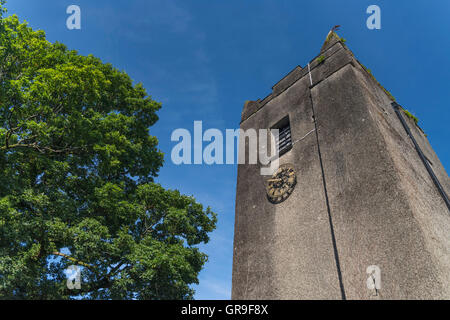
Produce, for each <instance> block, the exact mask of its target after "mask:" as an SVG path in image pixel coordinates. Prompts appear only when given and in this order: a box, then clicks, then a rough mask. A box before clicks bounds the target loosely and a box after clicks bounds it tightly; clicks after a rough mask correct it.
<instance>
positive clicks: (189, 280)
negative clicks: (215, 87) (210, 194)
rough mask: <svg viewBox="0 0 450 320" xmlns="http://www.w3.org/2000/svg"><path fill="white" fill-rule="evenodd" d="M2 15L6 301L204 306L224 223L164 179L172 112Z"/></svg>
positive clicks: (0, 196)
mask: <svg viewBox="0 0 450 320" xmlns="http://www.w3.org/2000/svg"><path fill="white" fill-rule="evenodd" d="M2 4H3V1H2V0H0V10H2V11H4V10H3V9H2ZM3 7H4V6H3ZM0 18H1V20H0V297H1V298H3V299H5V298H6V299H67V298H71V297H79V296H82V297H84V298H91V299H189V298H192V296H193V290H192V289H191V284H193V283H198V273H199V272H200V270H201V269H202V267H203V265H204V263H205V262H206V259H207V257H206V255H205V254H204V253H202V252H200V251H199V249H198V248H197V246H196V245H198V244H200V243H202V242H207V241H208V240H209V238H208V233H209V232H211V231H212V230H214V228H215V225H216V215H215V214H214V213H213V212H211V210H210V209H209V208H206V209H204V208H203V206H202V205H201V204H199V203H197V202H196V201H195V199H194V198H193V197H190V196H184V195H181V194H180V193H179V192H178V191H172V190H165V189H163V188H162V187H161V186H160V185H158V184H156V183H154V177H156V175H157V173H158V170H159V168H160V167H161V165H162V164H163V154H162V153H161V152H160V151H159V150H158V148H157V144H158V141H157V139H156V138H155V137H154V136H151V135H150V133H149V127H150V126H152V125H153V124H154V123H155V122H156V121H157V120H158V117H157V115H156V111H157V110H158V109H159V108H160V104H159V103H157V102H155V101H153V100H152V99H151V98H150V97H149V96H148V95H147V93H146V91H145V89H144V88H143V87H142V85H141V84H136V85H135V84H133V82H132V80H131V79H130V78H129V76H128V75H127V74H126V73H125V72H121V71H119V70H117V69H115V68H113V67H112V66H111V65H110V64H105V63H102V62H101V61H100V60H99V59H98V58H95V57H94V56H92V55H90V56H82V55H79V54H78V53H77V52H75V51H70V50H68V49H67V48H66V47H65V46H64V45H62V44H60V43H50V42H48V41H47V40H46V38H45V33H44V32H43V31H33V30H32V29H31V28H30V27H28V26H27V24H26V23H21V22H20V21H19V20H18V18H17V16H15V15H13V16H9V17H4V14H3V18H2V17H1V16H0ZM70 265H78V266H80V267H81V269H82V273H81V275H82V282H81V289H79V290H77V289H72V290H70V289H68V288H67V285H66V284H67V281H66V273H65V271H64V270H65V269H66V268H67V267H68V266H70Z"/></svg>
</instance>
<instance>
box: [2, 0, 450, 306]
mask: <svg viewBox="0 0 450 320" xmlns="http://www.w3.org/2000/svg"><path fill="white" fill-rule="evenodd" d="M71 4H76V5H79V6H80V7H81V15H82V29H81V30H68V29H67V28H66V19H67V17H68V15H67V14H66V8H67V7H68V6H69V5H71ZM371 4H376V5H379V6H380V8H381V20H382V22H381V27H382V28H381V30H369V29H367V27H366V19H367V17H368V16H369V15H368V14H366V9H367V7H368V6H369V5H371ZM7 7H8V10H9V13H10V14H11V13H16V14H18V16H19V17H20V19H21V20H27V21H28V22H29V23H30V25H31V26H32V27H33V28H34V29H43V30H45V31H46V33H47V38H48V39H49V40H50V41H52V42H53V41H60V42H63V43H65V44H66V45H67V46H68V47H69V48H71V49H76V50H78V51H79V53H81V54H90V53H92V54H94V55H95V56H97V57H99V58H101V59H102V60H103V61H105V62H110V63H112V64H113V65H114V66H116V67H117V68H119V69H121V70H125V71H126V72H127V73H128V74H129V75H130V76H131V78H132V79H134V80H135V81H136V82H142V83H143V84H144V86H145V88H146V89H147V91H148V92H149V94H150V95H151V96H152V97H153V99H155V100H157V101H160V102H162V104H163V108H162V109H161V111H160V112H159V116H160V120H159V122H158V123H157V124H156V125H155V126H154V127H152V128H151V130H150V132H151V134H153V135H156V136H157V137H158V138H159V141H160V148H161V150H162V151H163V152H165V153H166V163H165V165H164V167H163V168H162V170H161V172H160V176H159V178H158V179H157V181H158V182H159V183H161V184H162V185H163V186H164V187H167V188H172V189H179V190H180V191H181V192H183V193H185V194H192V195H194V196H195V197H196V198H197V200H198V201H200V202H201V203H203V204H204V205H210V206H211V207H212V208H213V210H214V211H215V212H217V213H218V215H219V224H218V228H217V230H216V231H214V232H213V233H212V235H211V241H210V242H209V243H208V244H207V245H205V246H202V249H203V250H204V251H205V252H206V253H208V254H209V262H208V263H207V265H206V267H205V269H204V270H203V271H202V272H201V274H200V285H199V286H195V289H196V291H197V293H196V298H197V299H229V298H230V292H231V270H232V252H233V250H232V246H233V231H234V205H235V185H236V173H237V167H236V166H235V165H212V166H208V165H181V166H176V165H174V164H172V163H171V160H170V152H171V149H172V147H173V146H174V145H175V143H174V142H171V141H170V135H171V133H172V131H173V130H175V129H177V128H186V129H188V130H193V122H194V121H195V120H202V121H203V128H204V130H206V129H208V128H218V129H221V130H223V131H224V130H225V129H226V128H230V129H231V128H238V127H239V121H240V114H241V110H242V106H243V103H244V101H245V100H256V99H257V98H264V97H265V96H266V95H267V94H269V93H270V90H271V87H272V86H273V85H274V84H275V83H276V82H277V81H278V80H279V79H281V78H282V77H283V76H284V75H285V74H287V73H288V72H289V71H291V70H292V69H293V68H294V67H295V66H297V65H301V66H304V65H305V64H306V63H307V62H308V61H309V60H310V59H312V58H313V57H314V56H316V55H317V54H318V53H319V50H320V47H321V45H322V43H323V41H324V39H325V36H326V35H327V33H328V31H329V29H330V28H331V27H332V26H334V25H336V24H340V25H341V26H342V28H341V31H340V32H339V34H340V35H341V36H342V37H344V38H346V39H347V45H348V46H349V48H350V49H351V50H352V51H353V52H354V54H355V55H356V57H357V58H358V59H359V60H360V61H361V62H362V63H364V64H365V65H366V66H367V67H368V68H369V69H371V70H372V72H373V74H374V75H375V76H376V78H377V79H378V80H379V82H380V83H381V84H382V85H383V86H385V87H386V88H387V89H388V90H389V91H390V92H391V93H392V94H393V95H394V96H395V97H396V99H397V101H398V102H399V103H400V104H401V105H402V106H404V107H405V108H406V109H408V110H410V111H411V112H412V113H413V114H415V115H416V116H417V117H418V118H419V121H420V125H421V127H422V128H423V129H424V131H425V132H426V133H427V134H428V138H429V140H430V141H431V144H432V146H433V148H434V149H435V151H436V152H437V154H438V156H439V158H440V159H441V162H442V163H443V165H444V167H446V168H447V171H448V168H449V167H450V150H449V148H448V147H447V146H448V138H449V132H450V129H449V125H448V123H449V122H450V110H449V106H450V104H449V103H450V66H449V65H450V37H449V34H450V19H449V18H448V17H449V16H450V2H449V1H442V0H434V1H432V0H429V1H425V0H421V1H418V0H415V1H414V0H409V1H406V0H398V1H387V0H385V1H376V0H371V1H365V0H340V1H338V0H322V1H313V0H308V1H299V0H292V1H288V0H258V1H256V0H238V1H237V0H227V1H223V0H177V1H175V0H174V1H171V0H114V1H111V0H39V1H30V0H9V1H8V3H7Z"/></svg>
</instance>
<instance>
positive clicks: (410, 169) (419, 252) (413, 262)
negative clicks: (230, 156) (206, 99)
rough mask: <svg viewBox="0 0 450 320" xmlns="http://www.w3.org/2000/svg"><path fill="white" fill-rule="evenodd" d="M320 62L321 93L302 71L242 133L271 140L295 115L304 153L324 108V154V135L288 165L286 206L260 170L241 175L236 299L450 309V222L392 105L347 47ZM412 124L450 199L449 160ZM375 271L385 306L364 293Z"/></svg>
mask: <svg viewBox="0 0 450 320" xmlns="http://www.w3.org/2000/svg"><path fill="white" fill-rule="evenodd" d="M319 56H323V57H324V58H325V60H324V62H322V63H319V61H318V60H317V59H314V60H312V61H311V62H310V67H311V76H312V80H313V86H311V87H310V79H309V74H308V72H307V71H308V68H307V67H305V68H303V69H301V68H299V67H297V68H296V69H294V71H293V72H291V73H289V74H288V76H287V77H285V78H283V79H282V80H281V81H280V82H279V83H278V84H277V85H275V86H274V88H273V92H272V94H271V95H269V96H268V97H266V98H265V99H264V100H262V103H261V100H258V101H257V102H255V103H253V104H250V103H247V104H246V106H245V108H244V111H243V117H242V122H241V128H242V129H244V130H245V129H248V128H254V129H260V128H266V129H267V128H270V127H271V126H272V125H273V124H275V123H277V122H278V121H279V120H280V119H282V118H283V117H285V116H286V115H287V114H289V117H290V123H291V132H292V140H293V141H297V140H298V139H300V138H302V137H304V136H305V135H306V134H307V133H308V132H310V131H311V130H313V129H314V128H315V124H314V121H313V108H312V107H313V106H314V110H315V114H316V120H317V128H318V130H317V133H318V141H319V144H317V137H316V135H315V132H314V134H310V135H308V136H307V137H306V138H304V139H302V140H301V141H298V142H297V143H295V144H294V146H293V148H292V149H291V150H290V151H289V152H287V153H286V154H284V155H282V156H281V158H280V163H281V164H283V163H292V164H293V165H294V168H295V170H296V172H297V181H298V182H297V186H296V188H295V189H294V192H293V194H291V196H290V197H289V198H288V199H287V200H286V201H284V202H282V203H280V204H277V205H274V204H271V203H270V202H269V201H268V200H267V198H266V194H265V189H264V177H263V176H261V175H260V172H259V169H260V167H259V165H239V167H238V183H237V191H236V193H237V194H236V225H235V238H234V239H235V240H234V263H233V289H232V298H233V299H340V298H342V295H341V289H342V288H343V290H344V292H345V296H346V298H349V299H372V298H375V299H379V298H381V299H404V298H409V299H421V298H450V289H449V288H450V278H449V277H450V252H449V251H450V237H449V236H448V234H450V214H449V212H448V210H447V208H446V206H445V204H444V202H443V201H442V199H441V198H440V195H439V194H438V192H437V189H436V187H435V186H434V184H433V183H432V181H431V178H430V177H429V175H428V173H427V172H426V169H425V167H424V165H423V164H422V163H421V160H420V158H419V156H418V155H417V152H416V150H415V149H414V146H413V145H412V143H411V141H410V139H409V137H408V136H407V134H406V132H405V130H404V129H403V127H402V126H401V123H400V121H399V120H398V118H397V117H396V115H395V113H394V112H393V109H392V107H391V105H390V103H391V101H390V99H389V97H388V96H387V95H386V93H385V92H384V91H383V90H382V89H381V88H380V87H379V85H378V84H377V83H376V81H375V80H374V79H373V78H372V77H371V76H369V75H368V74H367V72H366V71H365V70H364V69H363V68H362V67H361V66H360V65H359V63H358V61H357V60H356V59H355V58H354V57H353V55H352V53H351V52H350V51H349V50H348V49H347V48H346V47H345V46H344V45H342V44H341V43H340V42H339V41H338V38H336V37H334V38H331V39H330V41H328V43H327V44H326V45H324V46H323V48H322V51H321V53H320V55H319ZM310 95H311V97H312V99H311V98H310ZM311 101H312V103H313V106H312V105H311ZM249 107H252V109H250V108H249ZM409 124H410V127H411V130H412V131H413V134H414V136H415V137H416V139H417V140H418V142H419V144H420V145H421V147H422V148H423V150H424V153H425V155H426V156H427V157H428V159H430V161H431V162H432V164H433V170H435V173H436V175H437V176H438V178H439V179H440V180H441V183H442V184H443V185H444V187H445V188H446V190H447V192H448V191H449V187H450V181H449V178H448V176H447V174H446V172H445V170H444V168H443V167H442V165H441V163H440V162H439V159H438V158H437V156H436V155H435V153H434V152H433V150H432V148H431V146H430V145H429V143H428V140H427V139H426V137H425V136H424V135H423V133H422V132H421V131H420V130H419V129H418V128H417V127H416V126H415V124H414V123H413V122H412V121H410V122H409ZM319 148H320V151H321V156H322V161H323V170H324V178H325V181H326V189H325V188H324V184H323V180H322V178H323V177H322V168H321V163H320V159H319V150H318V149H319ZM326 192H327V194H328V198H329V204H330V211H329V212H328V211H327V206H326V199H325V193H326ZM329 215H330V216H331V222H332V224H331V225H330V219H329V218H330V216H329ZM331 227H332V228H331ZM332 232H334V235H335V238H336V249H337V252H335V251H334V250H333V242H332V237H331V235H332ZM338 264H339V266H340V270H338V268H337V266H338ZM370 265H377V266H379V267H380V269H381V277H382V288H381V290H380V291H379V292H378V295H377V296H374V291H370V290H368V289H367V287H366V279H367V277H368V275H367V274H366V268H367V267H368V266H370ZM339 273H340V275H341V278H342V282H340V281H339V278H338V274H339Z"/></svg>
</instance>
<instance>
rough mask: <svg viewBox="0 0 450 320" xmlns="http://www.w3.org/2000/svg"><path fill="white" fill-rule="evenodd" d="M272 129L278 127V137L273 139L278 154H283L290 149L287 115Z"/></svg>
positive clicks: (289, 129)
mask: <svg viewBox="0 0 450 320" xmlns="http://www.w3.org/2000/svg"><path fill="white" fill-rule="evenodd" d="M272 129H278V130H279V132H278V137H276V138H275V141H276V143H277V145H278V151H279V155H280V156H281V155H283V154H284V153H286V152H288V151H289V150H291V149H292V137H291V126H290V123H289V116H286V117H284V118H283V119H281V120H280V121H279V122H278V123H277V124H276V125H274V126H273V127H272Z"/></svg>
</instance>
